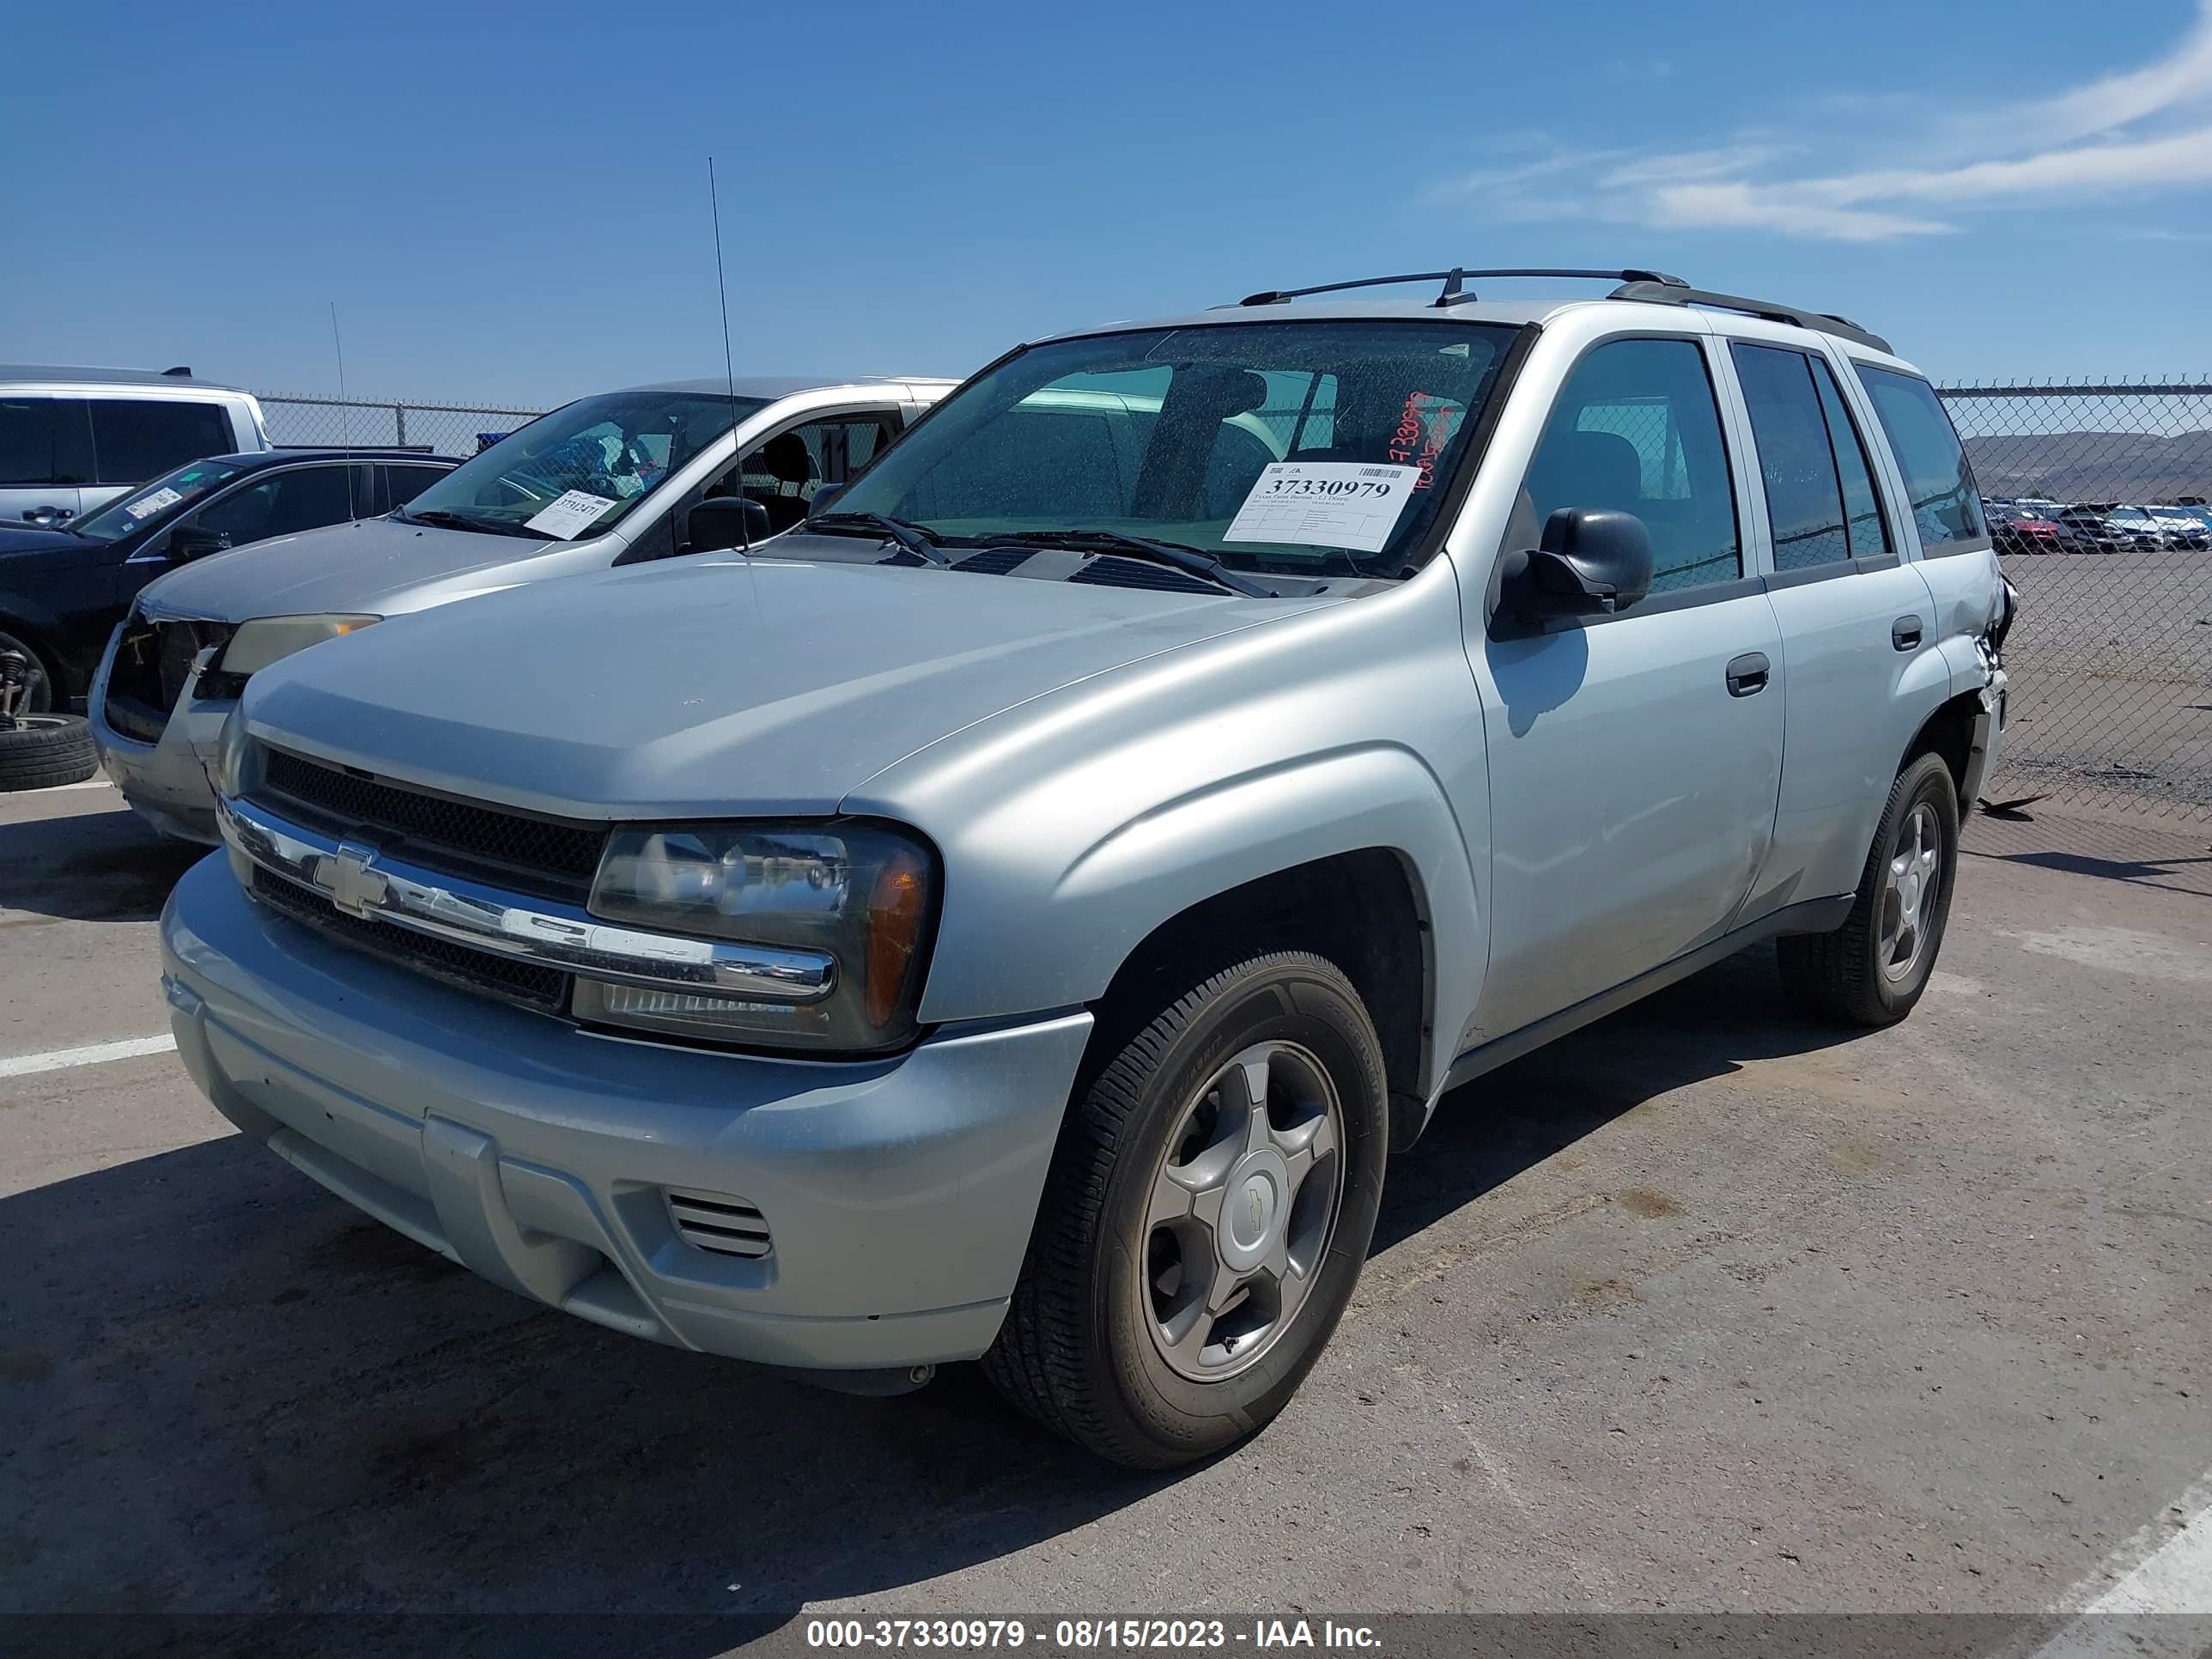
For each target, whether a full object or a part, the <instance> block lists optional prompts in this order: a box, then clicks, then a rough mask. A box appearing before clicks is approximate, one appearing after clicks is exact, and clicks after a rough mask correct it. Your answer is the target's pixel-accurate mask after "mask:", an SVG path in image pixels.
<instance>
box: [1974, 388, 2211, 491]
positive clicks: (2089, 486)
mask: <svg viewBox="0 0 2212 1659" xmlns="http://www.w3.org/2000/svg"><path fill="white" fill-rule="evenodd" d="M1959 412H1960V411H1957V410H1954V411H1953V418H1954V419H1956V418H1958V416H1959ZM1963 423H1964V422H1962V424H1963ZM1966 453H1967V455H1968V457H1969V458H1970V459H1972V462H1973V464H1974V479H1975V482H1976V483H1979V484H1980V485H1981V487H1982V494H1984V495H1996V496H2012V495H2041V496H2047V497H2049V498H2050V499H2051V500H2053V501H2171V500H2172V499H2173V498H2174V497H2175V496H2177V495H2206V496H2212V431H2196V432H2182V433H2178V434H2176V435H2174V436H2172V437H2170V438H2160V437H2154V436H2153V435H2150V434H2148V433H2146V432H2033V433H2024V434H2021V435H2019V436H1996V437H1986V438H1968V439H1967V440H1966Z"/></svg>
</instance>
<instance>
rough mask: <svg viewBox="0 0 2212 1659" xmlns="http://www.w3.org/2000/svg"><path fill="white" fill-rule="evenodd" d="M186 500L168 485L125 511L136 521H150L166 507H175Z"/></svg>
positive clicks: (132, 504)
mask: <svg viewBox="0 0 2212 1659" xmlns="http://www.w3.org/2000/svg"><path fill="white" fill-rule="evenodd" d="M184 499H185V498H184V497H183V496H182V495H179V494H178V493H177V492H176V491H175V490H173V489H170V488H169V487H168V486H167V484H164V485H162V486H161V489H157V490H155V492H154V493H153V494H152V495H149V496H148V497H146V499H145V500H144V501H133V502H131V505H130V506H129V507H126V508H125V511H126V512H127V513H130V514H131V517H132V518H134V519H150V518H152V517H153V516H154V515H155V513H159V512H160V511H161V509H162V508H163V507H174V506H175V505H176V504H177V503H178V502H179V501H182V500H184Z"/></svg>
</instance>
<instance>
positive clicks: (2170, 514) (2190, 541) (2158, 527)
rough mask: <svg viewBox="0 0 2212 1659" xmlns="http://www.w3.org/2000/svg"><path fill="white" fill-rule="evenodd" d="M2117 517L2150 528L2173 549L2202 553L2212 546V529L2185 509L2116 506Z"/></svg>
mask: <svg viewBox="0 0 2212 1659" xmlns="http://www.w3.org/2000/svg"><path fill="white" fill-rule="evenodd" d="M2112 516H2113V517H2115V518H2117V519H2119V520H2122V521H2123V522H2124V523H2127V524H2130V525H2137V526H2142V527H2144V528H2146V529H2148V531H2149V532H2151V533H2152V534H2153V535H2154V536H2156V537H2157V538H2159V545H2160V546H2161V547H2163V548H2166V549H2167V550H2169V551H2186V552H2191V553H2202V552H2203V551H2204V550H2206V549H2207V548H2212V529H2208V527H2207V526H2206V525H2205V523H2204V521H2203V520H2201V519H2199V518H2197V517H2196V516H2195V515H2194V514H2192V513H2190V512H2189V511H2187V510H2186V509H2185V508H2183V507H2151V506H2134V507H2116V508H2115V509H2113V514H2112Z"/></svg>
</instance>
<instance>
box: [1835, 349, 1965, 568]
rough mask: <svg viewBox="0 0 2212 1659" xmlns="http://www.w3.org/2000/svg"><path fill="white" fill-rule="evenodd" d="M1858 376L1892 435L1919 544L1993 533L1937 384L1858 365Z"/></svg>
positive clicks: (1885, 427) (1892, 447) (1925, 545)
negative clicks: (1937, 394) (1986, 520)
mask: <svg viewBox="0 0 2212 1659" xmlns="http://www.w3.org/2000/svg"><path fill="white" fill-rule="evenodd" d="M1858 371H1859V380H1861V382H1862V383H1863V384H1864V386H1866V389H1867V393H1868V395H1869V397H1871V398H1873V399H1874V410H1875V415H1876V416H1878V417H1880V419H1881V429H1882V430H1883V431H1884V432H1885V433H1887V435H1888V436H1889V447H1890V450H1891V452H1892V453H1894V454H1895V455H1896V457H1897V467H1898V471H1900V472H1902V473H1904V474H1905V492H1906V494H1907V495H1909V496H1910V498H1911V502H1912V522H1913V523H1914V524H1915V525H1916V526H1918V527H1919V531H1920V541H1921V544H1922V545H1923V546H1924V547H1930V548H1933V547H1940V546H1942V545H1943V544H1946V543H1948V542H1971V541H1976V540H1978V539H1979V538H1982V537H1984V536H1986V535H1988V534H1989V526H1988V525H1987V524H1986V523H1985V522H1984V520H1983V518H1982V499H1981V496H1980V495H1979V494H1978V492H1977V491H1976V489H1975V488H1974V471H1973V468H1972V467H1971V466H1969V465H1967V464H1966V451H1965V450H1963V449H1962V448H1960V447H1959V435H1958V434H1957V433H1956V432H1954V431H1953V430H1952V428H1951V417H1950V416H1948V415H1946V414H1945V413H1944V412H1943V403H1942V399H1941V398H1938V397H1936V388H1935V387H1933V386H1929V384H1928V382H1927V381H1925V380H1921V379H1920V378H1919V377H1918V376H1917V375H1912V374H1898V373H1897V372H1896V371H1895V370H1893V369H1887V368H1874V367H1873V366H1872V365H1871V364H1868V363H1861V364H1859V365H1858Z"/></svg>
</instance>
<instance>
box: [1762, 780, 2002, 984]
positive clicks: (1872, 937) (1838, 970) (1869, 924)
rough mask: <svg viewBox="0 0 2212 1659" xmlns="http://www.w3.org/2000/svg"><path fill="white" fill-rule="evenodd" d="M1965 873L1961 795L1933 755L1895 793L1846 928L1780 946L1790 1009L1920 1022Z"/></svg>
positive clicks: (1778, 955) (1801, 935) (1784, 941)
mask: <svg viewBox="0 0 2212 1659" xmlns="http://www.w3.org/2000/svg"><path fill="white" fill-rule="evenodd" d="M1958 867H1959V787H1958V784H1957V782H1956V781H1955V780H1954V779H1953V777H1952V776H1951V769H1950V768H1949V767H1948V766H1946V765H1945V764H1944V763H1943V757H1942V756H1941V755H1923V756H1921V757H1919V758H1918V759H1917V760H1915V761H1913V762H1912V763H1911V764H1910V765H1908V766H1906V767H1905V769H1904V770H1903V771H1902V772H1900V773H1899V774H1898V775H1897V781H1896V782H1895V783H1893V784H1892V785H1891V786H1890V791H1889V799H1888V801H1887V804H1886V805H1884V806H1883V808H1882V813H1881V823H1880V824H1879V825H1877V826H1876V828H1875V836H1874V845H1873V846H1872V847H1871V848H1869V849H1868V851H1867V861H1866V870H1865V872H1864V873H1863V875H1862V876H1861V877H1860V878H1859V889H1858V893H1857V897H1856V898H1855V900H1854V901H1853V902H1852V905H1851V911H1850V915H1849V916H1847V917H1845V918H1844V924H1843V926H1842V927H1838V928H1837V929H1836V930H1835V931H1834V932H1832V933H1798V934H1790V935H1787V936H1785V937H1784V938H1782V939H1777V940H1776V941H1775V957H1776V960H1777V961H1778V963H1779V964H1780V966H1781V969H1782V985H1783V988H1784V990H1785V991H1787V992H1788V993H1789V994H1790V1000H1792V1001H1793V1002H1795V1003H1796V1005H1797V1006H1799V1007H1800V1008H1802V1009H1803V1010H1804V1011H1805V1012H1808V1013H1810V1014H1816V1015H1819V1016H1821V1017H1822V1018H1828V1019H1835V1020H1843V1021H1847V1022H1849V1023H1850V1024H1856V1025H1869V1026H1881V1025H1894V1024H1896V1023H1897V1022H1898V1021H1899V1020H1900V1019H1903V1018H1905V1016H1906V1015H1907V1014H1909V1013H1911V1012H1912V1006H1913V1005H1914V1004H1915V1003H1917V1002H1918V1001H1919V1000H1920V994H1921V993H1922V992H1923V990H1925V989H1926V988H1927V986H1928V975H1929V974H1930V973H1932V972H1934V971H1935V968H1936V953H1937V951H1940V950H1942V945H1943V929H1944V927H1945V924H1946V923H1947V922H1948V921H1949V920H1950V915H1951V887H1952V884H1953V882H1954V879H1955V878H1956V877H1957V874H1958Z"/></svg>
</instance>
